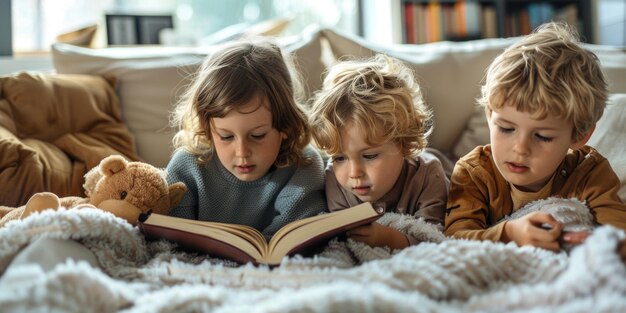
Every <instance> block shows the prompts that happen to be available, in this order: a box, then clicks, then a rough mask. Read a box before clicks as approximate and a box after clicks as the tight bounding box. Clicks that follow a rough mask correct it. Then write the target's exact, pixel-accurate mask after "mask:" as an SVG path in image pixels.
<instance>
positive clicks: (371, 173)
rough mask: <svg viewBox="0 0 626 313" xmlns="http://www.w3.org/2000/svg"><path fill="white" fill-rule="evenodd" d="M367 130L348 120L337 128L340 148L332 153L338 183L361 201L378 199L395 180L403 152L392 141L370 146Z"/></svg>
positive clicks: (398, 172)
mask: <svg viewBox="0 0 626 313" xmlns="http://www.w3.org/2000/svg"><path fill="white" fill-rule="evenodd" d="M365 134H366V131H365V130H363V129H361V128H360V127H357V126H354V124H352V123H350V124H348V125H346V126H345V127H344V128H343V129H342V130H341V132H340V136H341V145H342V147H343V151H341V153H338V154H335V155H333V156H332V160H333V167H334V170H335V176H336V177H337V180H338V181H339V184H340V185H341V186H342V187H343V188H345V189H346V190H349V191H350V192H352V193H353V194H354V195H355V196H357V197H358V198H359V199H360V200H361V201H370V202H373V201H377V200H379V199H380V198H382V197H383V196H384V195H385V194H386V193H387V192H389V190H391V188H392V187H393V185H394V184H395V183H396V180H397V179H398V176H399V175H400V171H401V170H402V164H403V160H404V155H403V153H402V151H400V148H399V146H398V145H397V144H395V143H386V144H383V145H379V146H370V145H369V144H367V142H366V141H365Z"/></svg>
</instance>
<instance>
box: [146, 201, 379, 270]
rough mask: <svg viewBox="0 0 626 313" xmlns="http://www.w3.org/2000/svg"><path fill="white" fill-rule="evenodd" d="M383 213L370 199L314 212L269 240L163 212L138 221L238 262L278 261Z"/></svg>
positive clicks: (149, 230) (151, 232)
mask: <svg viewBox="0 0 626 313" xmlns="http://www.w3.org/2000/svg"><path fill="white" fill-rule="evenodd" d="M382 213H383V211H382V210H380V209H379V210H378V211H377V210H375V209H374V207H372V205H371V204H370V203H369V202H366V203H363V204H360V205H357V206H354V207H351V208H347V209H344V210H341V211H335V212H332V213H327V214H321V215H317V216H311V217H308V218H305V219H301V220H297V221H294V222H291V223H289V224H287V225H285V226H283V227H282V228H280V229H279V230H278V231H277V232H276V234H274V236H273V237H272V238H271V239H270V241H269V242H267V241H266V240H265V238H264V237H263V235H262V234H261V232H259V231H258V230H256V229H254V228H252V227H250V226H246V225H239V224H227V223H216V222H206V221H197V220H190V219H183V218H177V217H172V216H167V215H161V214H154V213H153V214H150V215H149V216H142V218H141V219H140V220H139V222H138V224H139V227H140V229H141V231H142V232H143V233H144V235H145V236H146V238H148V239H161V238H163V239H167V240H170V241H173V242H176V243H178V244H179V245H180V246H181V247H185V248H188V249H192V250H195V251H198V252H203V253H208V254H210V255H215V256H220V257H224V258H228V259H231V260H233V261H236V262H239V263H247V262H252V263H255V264H269V265H277V264H279V263H280V261H281V260H282V258H283V257H285V256H289V255H293V254H295V253H299V252H302V251H304V250H305V249H306V248H309V247H311V246H312V245H315V244H317V243H320V242H322V241H324V240H327V239H330V238H332V237H334V236H336V235H339V234H342V233H344V232H346V231H347V230H349V229H352V228H354V227H358V226H361V225H366V224H370V223H372V222H373V221H375V220H377V219H378V218H379V217H380V215H381V214H382Z"/></svg>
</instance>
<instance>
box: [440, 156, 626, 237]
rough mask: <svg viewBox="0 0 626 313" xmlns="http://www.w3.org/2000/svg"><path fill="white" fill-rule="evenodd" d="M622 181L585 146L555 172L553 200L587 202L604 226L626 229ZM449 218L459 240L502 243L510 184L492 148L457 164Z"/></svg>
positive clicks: (450, 229) (449, 231)
mask: <svg viewBox="0 0 626 313" xmlns="http://www.w3.org/2000/svg"><path fill="white" fill-rule="evenodd" d="M619 188H620V181H619V179H618V177H617V175H616V174H615V172H614V171H613V169H612V168H611V165H610V164H609V162H608V160H607V159H606V158H604V157H603V156H602V155H600V153H598V151H596V150H595V149H593V148H591V147H589V146H585V147H583V148H582V149H579V150H576V151H571V150H570V152H569V153H568V154H567V155H566V156H565V159H564V160H563V162H562V163H561V165H560V166H559V167H558V168H557V170H556V175H555V177H554V181H553V185H552V190H551V193H550V195H551V196H559V197H562V198H577V199H579V200H583V201H586V203H587V206H588V207H589V209H590V210H591V213H592V214H593V216H594V219H595V221H596V222H597V223H599V224H609V225H613V226H615V227H618V228H621V229H625V230H626V205H625V204H624V203H623V202H622V201H621V199H620V198H619V196H618V195H617V192H618V190H619ZM447 207H448V208H447V209H446V217H445V231H444V232H445V234H446V235H448V236H454V237H457V238H467V239H479V240H491V241H501V240H502V231H503V229H504V223H498V221H499V220H501V219H502V218H503V217H505V216H507V215H510V214H511V213H512V212H513V200H512V199H511V188H510V186H509V183H508V182H507V181H506V180H505V179H504V177H503V176H502V175H501V174H500V172H499V171H498V169H497V168H496V166H495V164H494V163H493V157H492V154H491V146H490V145H486V146H479V147H476V148H475V149H474V150H472V151H471V152H470V153H468V154H467V155H466V156H464V157H462V158H461V159H460V160H459V161H458V162H457V163H456V165H455V167H454V170H453V172H452V177H451V181H450V193H449V194H448V205H447Z"/></svg>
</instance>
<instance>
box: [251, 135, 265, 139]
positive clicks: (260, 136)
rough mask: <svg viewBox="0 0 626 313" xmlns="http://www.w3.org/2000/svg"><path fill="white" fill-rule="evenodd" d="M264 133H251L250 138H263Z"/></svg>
mask: <svg viewBox="0 0 626 313" xmlns="http://www.w3.org/2000/svg"><path fill="white" fill-rule="evenodd" d="M265 135H266V134H252V135H251V136H252V138H254V139H256V140H261V139H263V138H265Z"/></svg>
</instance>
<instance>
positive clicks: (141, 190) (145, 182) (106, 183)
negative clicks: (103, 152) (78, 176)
mask: <svg viewBox="0 0 626 313" xmlns="http://www.w3.org/2000/svg"><path fill="white" fill-rule="evenodd" d="M83 188H84V189H85V195H86V197H85V198H83V197H73V196H72V197H63V198H59V197H58V196H57V195H55V194H53V193H50V192H42V193H37V194H35V195H33V196H32V197H31V198H30V199H29V200H28V202H27V203H26V205H24V206H21V207H18V208H7V207H4V208H2V210H0V214H3V216H2V218H0V227H2V226H3V225H4V224H6V223H7V222H9V221H11V220H15V219H23V218H26V217H27V216H29V215H31V214H33V213H34V212H39V211H43V210H46V209H50V208H52V209H58V208H59V207H65V208H80V207H85V206H88V207H95V208H99V209H102V210H104V211H107V212H111V213H113V214H114V215H115V216H117V217H120V218H123V219H125V220H126V221H128V222H129V223H131V224H133V225H136V224H137V219H138V218H139V215H140V214H142V213H147V212H148V211H152V212H154V213H160V214H167V213H168V212H169V210H170V209H171V208H173V207H175V206H176V205H177V204H178V202H180V200H181V199H182V197H183V196H184V194H185V192H186V191H187V188H186V186H185V184H184V183H182V182H178V183H174V184H171V185H168V184H167V181H166V179H165V171H164V170H162V169H159V168H156V167H154V166H152V165H150V164H147V163H143V162H129V161H127V160H126V159H125V158H124V157H122V156H120V155H111V156H108V157H106V158H104V159H102V161H100V164H99V165H98V166H96V167H94V168H92V169H91V170H90V171H89V172H87V174H85V183H84V184H83Z"/></svg>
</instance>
